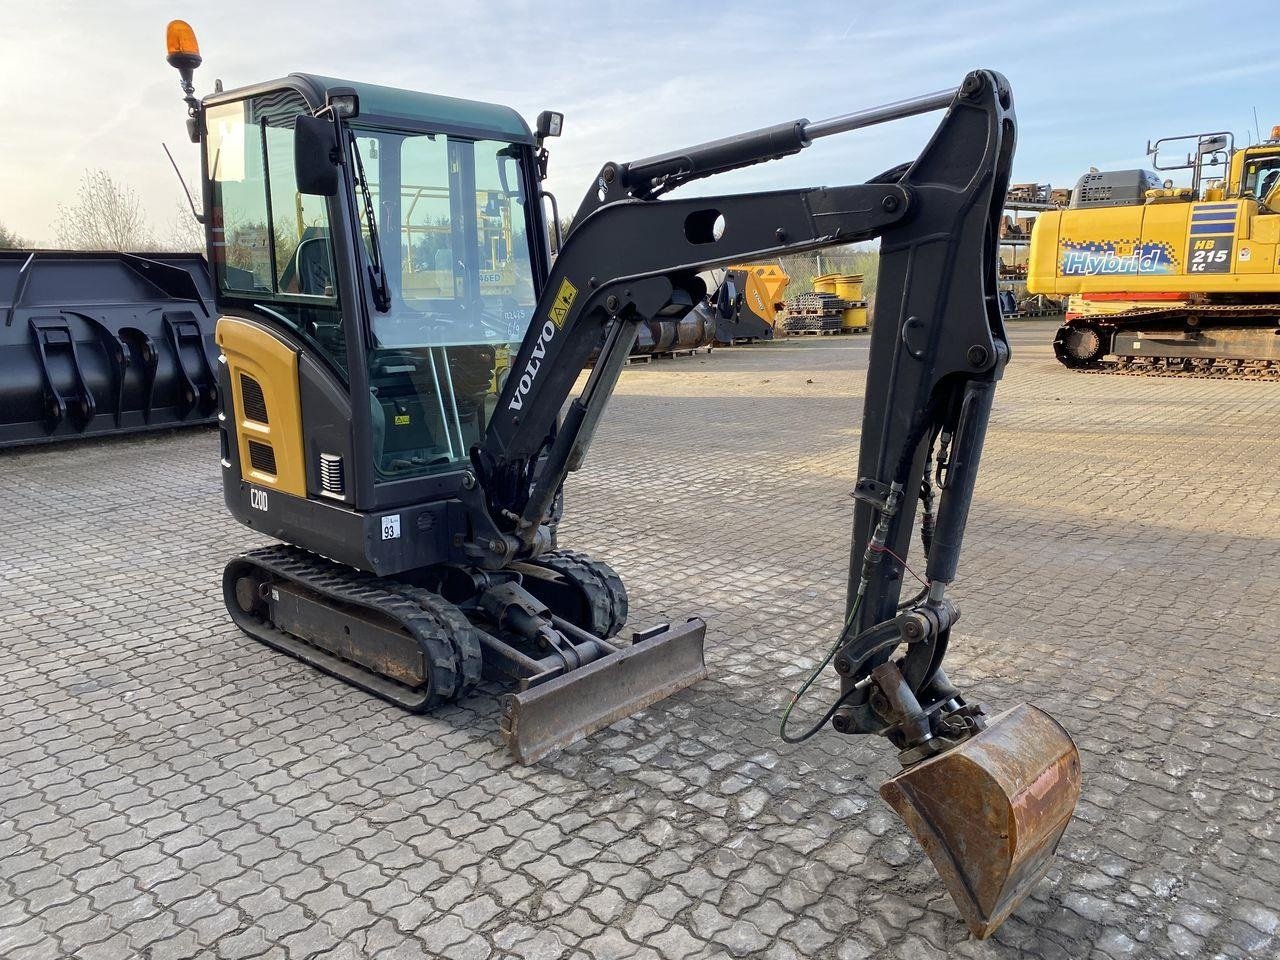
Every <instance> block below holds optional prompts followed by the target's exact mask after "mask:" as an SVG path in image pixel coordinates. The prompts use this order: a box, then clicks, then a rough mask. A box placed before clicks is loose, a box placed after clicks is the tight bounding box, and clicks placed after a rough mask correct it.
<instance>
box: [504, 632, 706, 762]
mask: <svg viewBox="0 0 1280 960" xmlns="http://www.w3.org/2000/svg"><path fill="white" fill-rule="evenodd" d="M706 632H707V625H706V624H705V623H704V622H703V621H702V620H698V619H693V620H689V621H688V622H687V623H682V624H679V625H677V626H672V627H667V628H666V629H665V630H663V631H662V632H660V633H657V634H655V635H652V636H648V637H645V638H644V639H642V640H638V641H636V642H635V643H633V644H631V646H629V647H623V648H622V649H620V650H618V651H617V652H616V653H611V654H609V655H608V656H605V657H601V658H600V659H599V660H594V661H592V662H591V663H588V664H587V665H586V666H583V667H579V668H578V669H576V670H571V671H569V672H568V673H563V674H561V675H560V676H558V677H555V678H554V679H552V680H548V681H546V682H545V683H540V684H538V685H536V686H533V687H530V688H529V689H528V690H524V691H521V692H520V693H510V694H507V695H506V696H504V697H503V698H502V720H501V728H502V735H503V738H504V739H505V740H506V741H507V746H508V747H509V748H510V749H511V753H512V755H513V756H514V757H515V758H516V759H517V760H519V761H520V762H521V763H536V762H537V761H538V760H540V759H542V758H543V757H545V756H546V755H547V754H548V753H550V752H551V751H553V750H558V749H560V748H562V747H567V746H568V745H569V744H571V743H576V742H577V741H579V740H581V739H582V738H583V737H586V736H588V735H590V734H591V733H594V732H595V731H596V730H599V729H601V728H602V727H607V726H609V724H611V723H616V722H617V721H618V720H621V719H622V718H623V717H627V716H630V715H631V714H633V713H635V712H636V711H637V710H643V709H644V708H645V707H648V706H650V705H652V704H654V703H657V702H658V701H659V700H663V699H665V698H667V697H669V696H671V694H673V693H675V692H676V691H677V690H683V689H684V688H685V687H687V686H690V685H692V684H694V683H697V682H698V681H699V680H701V679H702V678H704V677H705V676H706V675H707V668H706V663H705V661H704V659H703V642H704V639H705V637H706Z"/></svg>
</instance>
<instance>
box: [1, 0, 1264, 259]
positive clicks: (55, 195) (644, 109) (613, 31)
mask: <svg viewBox="0 0 1280 960" xmlns="http://www.w3.org/2000/svg"><path fill="white" fill-rule="evenodd" d="M0 9H2V10H3V13H4V23H5V30H4V39H3V40H0V91H3V94H4V97H3V108H2V109H0V144H2V145H3V149H0V223H3V224H4V225H5V226H6V227H8V228H9V229H11V230H14V231H16V232H17V233H18V234H19V235H20V236H22V237H23V238H25V239H26V240H27V241H28V242H30V243H32V244H45V245H47V244H51V243H52V242H53V240H54V228H53V224H54V220H55V217H56V214H57V208H58V204H60V203H68V202H70V201H72V200H73V199H74V194H75V190H76V186H77V183H78V181H79V179H80V177H81V175H82V174H83V173H84V171H85V170H86V169H89V168H103V169H106V170H108V171H109V172H110V173H111V174H112V175H113V176H114V177H115V178H117V179H118V180H120V181H122V182H124V183H127V184H129V185H130V186H132V187H133V188H134V189H135V190H136V191H137V192H138V193H139V194H140V195H141V197H142V200H143V203H144V205H145V207H146V209H147V211H148V214H149V215H150V217H151V219H152V220H153V221H154V222H155V224H156V225H157V232H158V233H160V234H163V233H164V232H165V226H164V225H165V224H167V223H171V222H172V221H173V219H174V218H175V216H176V215H177V212H178V208H179V205H180V204H181V203H183V202H184V201H183V200H182V192H181V188H180V187H179V185H178V181H177V178H176V177H175V176H174V173H173V170H172V169H171V168H170V166H169V161H168V160H167V159H166V157H165V155H164V152H163V150H162V149H161V142H167V143H168V145H169V148H170V150H172V151H173V152H174V155H175V157H176V158H177V159H178V161H179V165H180V166H181V167H182V168H183V172H184V174H185V175H186V176H187V177H188V179H189V181H190V182H192V183H193V187H194V181H195V178H196V177H197V176H198V171H199V166H198V159H197V156H196V153H195V148H194V147H193V146H192V145H191V144H190V143H189V142H188V141H187V140H186V134H185V129H184V126H183V121H184V118H185V109H184V107H183V104H182V102H181V99H180V95H179V90H178V84H177V73H176V71H174V70H173V69H171V68H170V67H169V66H168V65H167V64H166V63H165V61H164V32H165V25H166V23H167V22H168V21H169V19H171V18H173V17H183V18H184V19H187V20H188V21H189V22H190V23H191V24H192V26H194V27H195V30H196V33H197V35H198V37H199V39H200V47H201V52H202V53H203V56H204V65H203V66H202V67H201V68H200V69H199V70H198V71H197V72H196V88H197V92H198V93H207V92H210V91H211V90H212V89H213V83H214V79H215V78H221V79H222V80H223V82H224V84H225V85H226V87H227V88H231V87H234V86H238V85H242V84H247V83H251V82H256V81H259V80H265V79H269V78H272V77H276V76H281V75H283V74H286V73H289V72H291V71H304V72H315V73H322V74H327V75H331V76H338V77H346V78H350V79H358V80H363V81H367V82H371V83H381V84H387V85H390V86H400V87H407V88H411V89H417V90H425V91H430V92H433V93H441V94H446V95H450V96H457V97H465V98H468V99H474V100H488V101H494V102H498V103H505V104H508V105H510V106H512V107H514V108H516V109H517V110H518V111H520V113H522V114H523V115H524V116H525V117H526V119H528V120H529V122H530V123H531V124H532V122H533V119H534V118H535V117H536V116H537V114H538V112H539V111H540V110H543V109H555V110H560V111H562V112H563V113H564V114H565V132H564V136H563V137H562V138H560V139H559V140H558V141H553V142H552V143H551V147H552V155H551V178H550V182H549V187H550V189H551V190H552V191H553V192H555V193H556V194H557V196H558V197H559V198H560V206H561V209H562V210H564V211H572V210H573V209H576V207H577V205H578V202H579V200H580V199H581V197H582V195H583V193H584V192H585V191H586V189H587V187H588V186H589V185H590V184H591V182H592V179H593V177H594V175H595V173H596V172H597V171H598V170H599V169H600V167H601V165H602V164H603V163H604V162H605V161H607V160H618V161H625V160H632V159H637V158H639V157H644V156H648V155H651V154H655V153H661V152H665V151H667V150H670V149H674V148H678V147H683V146H688V145H691V144H694V143H699V142H702V141H705V140H712V139H716V138H718V137H722V136H728V135H731V134H733V133H738V132H742V131H745V130H750V129H754V128H756V127H761V126H766V125H770V124H773V123H777V122H780V121H784V120H792V119H796V118H799V117H805V118H808V119H810V120H819V119H824V118H826V117H829V116H835V115H839V114H843V113H848V112H851V111H854V110H859V109H862V108H864V107H868V106H874V105H876V104H879V103H885V102H888V101H892V100H897V99H901V98H903V97H907V96H912V95H915V94H919V93H926V92H932V91H935V90H939V89H944V88H947V87H952V86H955V85H957V84H958V83H959V81H960V80H961V79H962V78H963V77H964V74H965V73H966V72H967V71H969V70H970V69H973V68H974V67H986V68H990V69H995V70H999V71H1000V72H1002V73H1004V74H1005V75H1006V76H1007V77H1008V78H1009V80H1010V82H1011V84H1012V87H1013V91H1014V99H1015V103H1016V109H1017V113H1018V120H1019V131H1018V150H1017V155H1016V161H1015V167H1014V180H1015V182H1017V181H1037V182H1040V183H1045V182H1050V183H1053V184H1054V185H1055V186H1073V185H1074V184H1075V181H1076V180H1077V179H1078V177H1079V176H1080V175H1081V174H1082V173H1084V172H1085V171H1086V170H1087V169H1088V168H1089V167H1090V166H1096V167H1099V168H1101V169H1116V168H1124V167H1136V166H1147V165H1148V164H1147V163H1146V162H1145V159H1144V152H1145V147H1146V143H1147V140H1148V139H1149V138H1150V139H1154V138H1155V137H1159V136H1163V135H1172V134H1184V133H1195V132H1200V131H1202V130H1209V131H1216V130H1231V131H1233V132H1235V134H1236V136H1237V142H1238V143H1247V142H1249V141H1251V140H1252V139H1253V137H1254V127H1255V121H1254V109H1255V108H1256V110H1257V116H1258V125H1260V126H1261V128H1262V132H1263V135H1264V136H1265V135H1267V133H1268V131H1269V130H1270V129H1271V127H1272V125H1273V124H1280V60H1277V59H1276V57H1275V56H1274V34H1273V31H1269V30H1260V31H1252V32H1250V31H1241V30H1240V25H1241V22H1242V21H1241V20H1240V18H1232V17H1223V16H1221V12H1220V10H1219V9H1218V8H1215V7H1213V6H1212V5H1206V4H1204V3H1203V2H1179V0H1170V2H1161V3H1158V4H1150V5H1148V4H1142V3H1121V2H1115V0H1112V2H1095V0H1075V2H1072V3H1070V4H1064V3H1039V2H1034V0H1015V2H1001V0H995V2H988V3H984V4H941V3H917V2H910V0H907V2H897V3H867V2H863V0H845V2H791V3H787V2H783V0H775V2H774V3H764V2H742V3H729V2H723V3H719V2H711V0H704V2H695V0H627V2H612V0H593V2H590V3H586V2H577V0H571V2H558V0H537V2H524V0H453V2H450V3H441V2H438V0H413V2H400V0H385V2H384V0H363V2H360V0H345V2H340V3H338V2H329V0H307V2H305V3H297V2H293V0H270V2H264V0H218V2H217V3H175V2H153V0H146V2H144V0H112V2H110V3H103V2H101V0H79V2H73V0H40V2H25V0H0ZM936 122H937V120H936V117H935V118H930V117H917V118H912V119H909V120H904V121H899V122H897V123H894V124H890V125H884V126H879V127H875V128H873V129H870V130H865V131H860V132H857V133H852V134H847V135H845V136H841V137H832V138H828V139H824V140H822V141H819V142H817V143H815V144H814V145H813V146H812V147H810V148H809V149H808V150H806V151H804V152H803V153H802V154H801V155H800V156H798V157H793V158H789V159H787V160H783V161H778V162H774V163H769V164H763V165H760V166H756V167H752V168H749V169H747V170H743V171H739V172H736V173H733V174H729V175H726V176H723V177H718V178H715V179H714V180H713V181H706V182H703V183H702V184H699V185H697V186H696V187H694V186H691V187H689V188H686V189H688V190H689V191H691V192H699V193H708V192H730V191H740V190H754V189H779V188H783V187H801V186H815V185H834V184H839V183H852V182H857V181H859V180H862V179H865V178H867V177H869V176H871V175H874V174H875V173H878V172H880V171H881V170H884V169H886V168H888V167H890V166H893V165H894V164H896V163H899V162H901V161H903V160H907V159H910V158H912V157H914V156H915V155H916V153H917V152H918V151H919V149H920V148H921V147H922V146H923V144H924V142H925V140H926V139H927V137H928V134H929V133H930V131H931V130H932V129H933V127H934V126H935V125H936Z"/></svg>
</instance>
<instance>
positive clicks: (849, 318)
mask: <svg viewBox="0 0 1280 960" xmlns="http://www.w3.org/2000/svg"><path fill="white" fill-rule="evenodd" d="M862 283H863V277H862V274H859V273H828V274H826V275H824V276H821V277H817V278H815V279H814V281H813V293H804V294H801V295H800V296H798V297H795V298H793V299H792V300H790V301H788V302H787V315H786V319H785V320H783V322H782V329H783V331H784V332H785V333H789V334H820V333H861V332H864V331H866V330H867V329H868V318H867V301H866V299H865V298H864V297H863V293H862Z"/></svg>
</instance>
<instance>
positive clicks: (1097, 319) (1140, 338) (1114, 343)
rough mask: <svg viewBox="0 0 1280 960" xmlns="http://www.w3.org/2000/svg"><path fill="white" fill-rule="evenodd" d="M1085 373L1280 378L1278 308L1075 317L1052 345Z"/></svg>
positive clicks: (1226, 307) (1204, 308)
mask: <svg viewBox="0 0 1280 960" xmlns="http://www.w3.org/2000/svg"><path fill="white" fill-rule="evenodd" d="M1053 350H1054V354H1055V355H1056V356H1057V358H1058V360H1059V361H1060V362H1061V363H1062V364H1063V365H1064V366H1067V367H1070V368H1071V369H1073V370H1079V371H1081V372H1084V373H1119V374H1128V375H1138V376H1157V377H1206V378H1212V379H1227V380H1280V304H1271V303H1267V304H1247V305H1244V304H1230V305H1228V304H1223V305H1207V304H1197V305H1192V306H1179V307H1175V308H1164V309H1152V310H1131V311H1126V312H1124V313H1117V314H1109V315H1106V314H1103V315H1096V316H1077V317H1072V318H1071V319H1069V320H1068V322H1067V323H1066V324H1065V325H1064V326H1062V327H1060V328H1059V330H1058V333H1057V335H1056V337H1055V338H1054V341H1053Z"/></svg>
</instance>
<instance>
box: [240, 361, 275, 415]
mask: <svg viewBox="0 0 1280 960" xmlns="http://www.w3.org/2000/svg"><path fill="white" fill-rule="evenodd" d="M240 401H241V403H243V404H244V417H245V419H246V420H254V421H256V422H258V423H270V421H269V420H268V419H267V400H266V398H265V397H264V396H263V395H262V384H260V383H258V381H257V380H255V379H253V377H250V376H248V375H247V374H243V373H242V374H240Z"/></svg>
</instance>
